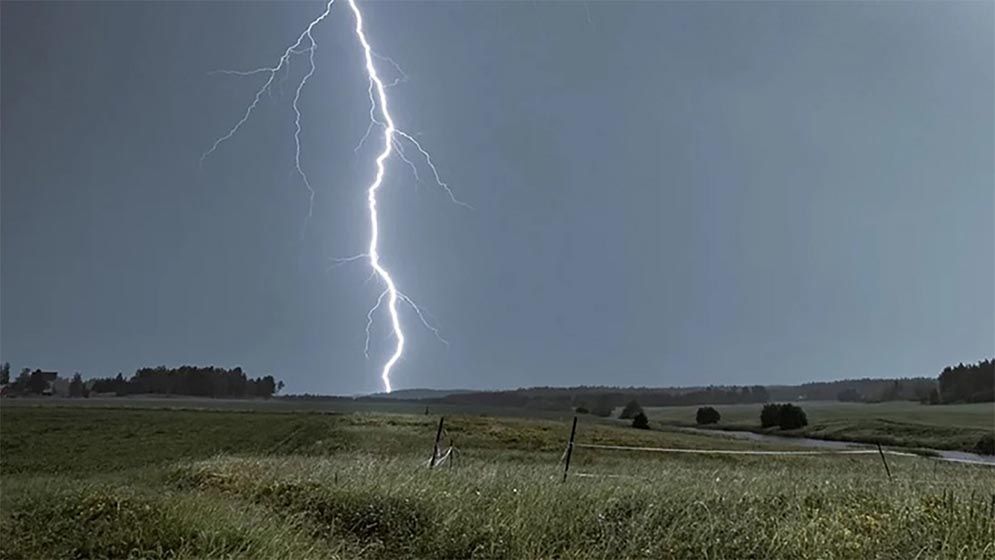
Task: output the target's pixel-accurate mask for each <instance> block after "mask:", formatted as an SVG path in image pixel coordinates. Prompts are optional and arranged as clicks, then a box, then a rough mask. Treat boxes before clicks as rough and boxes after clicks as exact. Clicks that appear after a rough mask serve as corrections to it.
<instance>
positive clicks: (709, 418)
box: [695, 406, 722, 424]
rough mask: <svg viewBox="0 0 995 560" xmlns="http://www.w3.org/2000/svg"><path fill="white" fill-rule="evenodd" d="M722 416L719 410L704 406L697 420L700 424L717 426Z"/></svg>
mask: <svg viewBox="0 0 995 560" xmlns="http://www.w3.org/2000/svg"><path fill="white" fill-rule="evenodd" d="M720 418H722V415H721V414H719V411H718V410H715V409H714V408H712V407H710V406H703V407H701V408H699V409H698V414H697V415H696V416H695V420H696V421H697V422H698V423H699V424H717V423H718V422H719V419H720Z"/></svg>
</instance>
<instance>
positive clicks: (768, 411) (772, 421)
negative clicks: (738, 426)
mask: <svg viewBox="0 0 995 560" xmlns="http://www.w3.org/2000/svg"><path fill="white" fill-rule="evenodd" d="M780 423H781V405H779V404H765V405H764V408H763V410H761V411H760V427H761V428H770V427H771V426H777V425H778V424H780Z"/></svg>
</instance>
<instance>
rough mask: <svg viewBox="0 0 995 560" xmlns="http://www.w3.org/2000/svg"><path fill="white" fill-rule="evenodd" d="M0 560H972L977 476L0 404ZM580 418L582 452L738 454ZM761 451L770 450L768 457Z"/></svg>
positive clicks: (557, 435)
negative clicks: (569, 452) (435, 464)
mask: <svg viewBox="0 0 995 560" xmlns="http://www.w3.org/2000/svg"><path fill="white" fill-rule="evenodd" d="M0 414H2V426H3V431H2V433H0V468H2V470H3V473H4V477H3V479H2V482H0V484H2V488H0V489H2V492H0V532H2V534H3V535H4V539H3V540H2V542H0V558H5V559H15V558H128V557H130V558H179V559H195V558H196V559H220V558H240V559H242V558H245V559H270V558H273V559H276V558H295V559H296V558H301V559H307V558H343V559H347V558H348V559H353V558H357V559H386V558H419V559H422V558H424V559H454V558H488V559H499V558H508V559H512V558H514V559H518V558H563V559H591V558H611V559H618V558H688V559H690V558H695V559H697V558H737V559H738V558H798V559H809V558H811V559H815V558H819V559H833V558H841V559H842V558H913V557H919V558H986V557H989V558H990V557H992V555H993V554H995V544H993V543H995V523H993V522H992V514H993V513H992V511H991V488H992V486H991V483H992V472H991V471H989V470H985V469H983V468H981V467H973V466H962V465H952V464H943V463H936V462H933V461H931V460H929V459H923V458H895V459H894V460H893V461H892V464H891V467H892V471H893V472H892V474H893V476H894V480H892V481H889V480H888V478H887V477H886V476H885V475H884V473H883V471H882V470H881V465H880V463H879V461H878V460H877V458H876V457H863V456H851V457H807V458H803V459H802V458H796V457H776V456H775V457H769V456H764V457H740V456H721V457H713V456H702V455H671V454H659V453H639V452H625V451H602V450H597V449H585V448H578V449H575V452H574V455H573V462H572V466H571V475H570V478H569V479H568V480H567V482H566V483H561V482H560V477H561V475H562V465H561V464H560V463H559V459H560V456H561V454H562V451H563V448H564V444H565V440H566V437H567V432H568V430H569V423H568V422H567V421H566V418H564V419H562V420H558V421H549V420H529V419H516V418H501V419H496V418H489V417H480V416H454V417H452V418H449V419H447V422H446V425H447V428H446V434H445V442H446V443H447V444H448V443H449V442H450V441H452V442H453V443H454V444H455V445H456V446H457V447H459V449H460V450H461V453H460V455H459V457H460V458H459V460H458V461H457V462H455V463H448V462H447V463H445V464H443V466H442V467H441V468H436V469H433V470H429V469H427V468H426V466H425V464H426V462H427V459H428V456H429V455H430V449H431V444H432V438H433V436H434V425H435V423H436V422H437V420H438V419H437V417H434V416H426V415H423V414H419V415H391V414H344V415H330V414H300V413H287V414H279V413H265V412H208V411H182V410H172V411H164V410H125V409H107V408H92V407H90V408H81V407H76V408H56V407H14V408H10V407H4V408H3V409H2V410H0ZM613 422H614V421H608V422H606V421H599V420H596V419H589V420H586V421H582V422H581V423H580V426H579V427H578V435H577V441H578V442H586V443H608V444H615V445H627V446H649V447H668V448H670V447H675V448H715V447H720V448H730V449H742V448H744V447H743V444H741V443H738V442H734V441H731V440H727V439H725V438H712V437H707V436H699V435H694V434H685V433H677V432H660V431H655V430H631V429H625V428H623V427H620V426H618V425H617V424H614V423H613ZM765 448H766V449H772V448H771V447H769V446H767V447H765Z"/></svg>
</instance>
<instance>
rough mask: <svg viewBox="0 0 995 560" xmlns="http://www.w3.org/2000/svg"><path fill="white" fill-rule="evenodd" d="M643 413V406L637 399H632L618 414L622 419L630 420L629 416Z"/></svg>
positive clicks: (632, 416) (633, 416)
mask: <svg viewBox="0 0 995 560" xmlns="http://www.w3.org/2000/svg"><path fill="white" fill-rule="evenodd" d="M642 413H643V407H641V406H639V403H637V402H636V401H635V400H631V401H629V402H628V403H626V405H625V408H623V409H622V413H621V414H619V415H618V417H619V418H621V419H622V420H628V419H629V418H635V417H636V415H639V414H642Z"/></svg>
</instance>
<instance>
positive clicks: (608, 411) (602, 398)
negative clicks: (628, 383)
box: [591, 394, 615, 418]
mask: <svg viewBox="0 0 995 560" xmlns="http://www.w3.org/2000/svg"><path fill="white" fill-rule="evenodd" d="M614 408H615V406H614V405H613V404H612V401H611V397H609V396H608V395H604V394H602V395H598V398H597V399H596V400H595V401H594V406H592V407H591V414H593V415H595V416H600V417H602V418H607V417H609V416H611V415H612V410H614Z"/></svg>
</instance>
